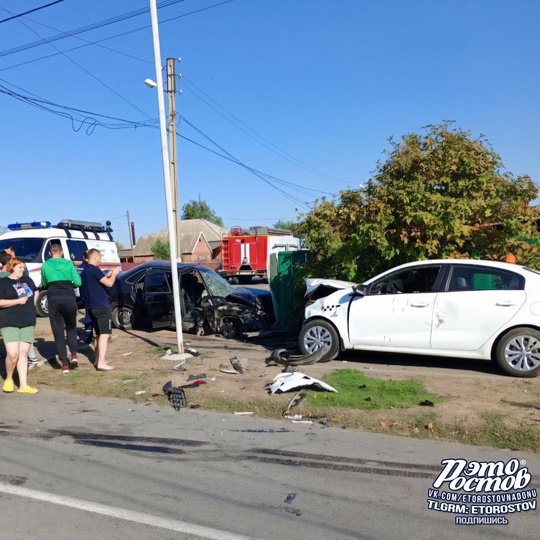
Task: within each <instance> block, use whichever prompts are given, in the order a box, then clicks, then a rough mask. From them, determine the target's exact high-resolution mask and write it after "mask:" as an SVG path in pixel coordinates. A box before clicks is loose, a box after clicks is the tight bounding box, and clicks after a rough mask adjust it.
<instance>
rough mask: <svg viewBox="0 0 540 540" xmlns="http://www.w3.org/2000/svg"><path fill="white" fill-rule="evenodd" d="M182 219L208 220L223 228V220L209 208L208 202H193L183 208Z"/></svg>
mask: <svg viewBox="0 0 540 540" xmlns="http://www.w3.org/2000/svg"><path fill="white" fill-rule="evenodd" d="M181 217H182V219H206V220H207V221H210V223H215V224H216V225H219V226H220V227H223V220H222V219H221V218H220V217H219V216H218V215H217V214H216V213H215V212H214V210H212V209H211V208H210V206H208V203H207V202H206V201H201V200H199V201H195V200H191V201H189V202H188V203H186V204H184V206H182V216H181Z"/></svg>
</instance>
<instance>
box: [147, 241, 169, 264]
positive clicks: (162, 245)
mask: <svg viewBox="0 0 540 540" xmlns="http://www.w3.org/2000/svg"><path fill="white" fill-rule="evenodd" d="M150 251H151V253H152V255H153V256H154V259H156V260H159V261H170V260H171V250H170V248H169V243H168V242H165V241H163V240H160V239H157V240H156V241H155V242H154V245H153V246H152V248H151V249H150Z"/></svg>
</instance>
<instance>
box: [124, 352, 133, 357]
mask: <svg viewBox="0 0 540 540" xmlns="http://www.w3.org/2000/svg"><path fill="white" fill-rule="evenodd" d="M130 354H133V351H128V352H125V353H122V356H129V355H130Z"/></svg>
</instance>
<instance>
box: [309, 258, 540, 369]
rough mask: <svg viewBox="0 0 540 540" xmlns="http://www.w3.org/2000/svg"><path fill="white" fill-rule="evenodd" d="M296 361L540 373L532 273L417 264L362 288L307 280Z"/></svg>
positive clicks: (539, 278) (466, 263) (478, 265)
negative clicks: (355, 354)
mask: <svg viewBox="0 0 540 540" xmlns="http://www.w3.org/2000/svg"><path fill="white" fill-rule="evenodd" d="M306 297H307V299H308V304H307V306H306V309H305V321H304V324H303V326H302V330H301V331H300V338H299V346H300V350H301V351H302V353H303V354H309V353H312V352H313V351H315V350H316V349H318V348H320V347H326V348H327V352H326V354H325V355H324V356H323V360H322V361H329V360H332V359H334V358H336V356H337V355H338V354H339V353H340V351H343V350H351V349H359V350H365V351H385V352H392V353H408V354H424V355H433V356H447V357H448V356H450V357H459V358H483V359H493V360H494V361H495V362H496V363H497V364H498V365H499V366H500V367H501V368H502V369H503V370H504V371H505V372H506V373H508V374H510V375H513V376H515V377H536V376H537V375H538V373H539V370H540V272H537V271H535V270H531V269H530V268H526V267H523V266H519V265H516V264H508V263H500V262H494V261H481V260H469V259H445V260H432V261H418V262H413V263H407V264H403V265H401V266H398V267H396V268H393V269H392V270H388V271H387V272H384V273H382V274H380V275H378V276H376V277H374V278H372V279H370V280H368V281H367V282H366V283H363V284H359V285H354V284H352V283H347V282H343V281H341V282H340V281H332V280H308V292H307V293H306Z"/></svg>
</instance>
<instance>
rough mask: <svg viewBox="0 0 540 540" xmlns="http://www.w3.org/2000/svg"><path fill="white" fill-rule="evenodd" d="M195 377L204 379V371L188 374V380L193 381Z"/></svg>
mask: <svg viewBox="0 0 540 540" xmlns="http://www.w3.org/2000/svg"><path fill="white" fill-rule="evenodd" d="M197 379H206V373H199V374H198V375H189V376H188V378H187V380H188V381H195V380H197Z"/></svg>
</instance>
